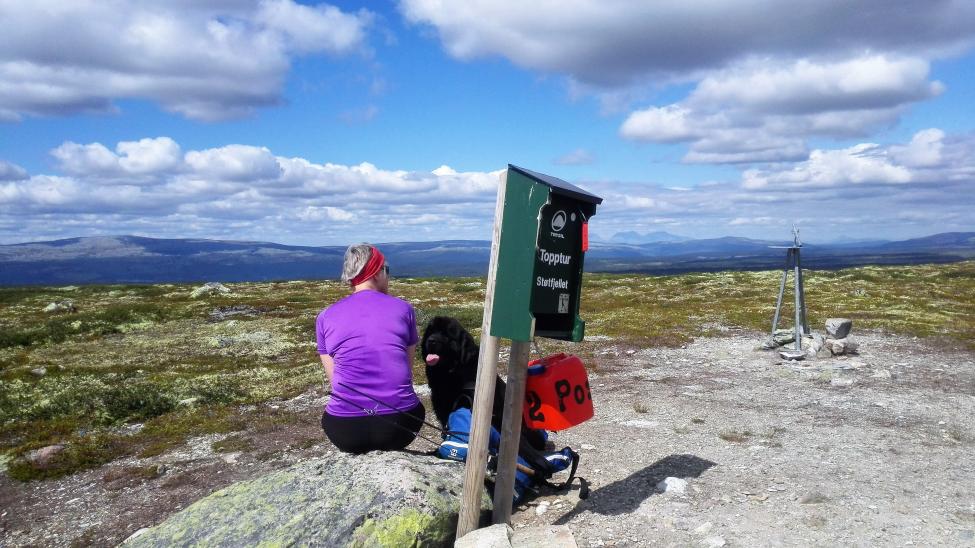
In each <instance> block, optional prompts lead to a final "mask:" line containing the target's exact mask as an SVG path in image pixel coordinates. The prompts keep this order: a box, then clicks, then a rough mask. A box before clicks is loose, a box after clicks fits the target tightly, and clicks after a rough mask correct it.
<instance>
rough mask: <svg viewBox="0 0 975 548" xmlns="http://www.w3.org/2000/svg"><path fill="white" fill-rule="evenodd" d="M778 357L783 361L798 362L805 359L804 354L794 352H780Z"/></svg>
mask: <svg viewBox="0 0 975 548" xmlns="http://www.w3.org/2000/svg"><path fill="white" fill-rule="evenodd" d="M779 357H781V358H782V359H783V360H790V361H799V360H802V359H805V357H806V354H805V353H804V352H801V351H796V350H780V351H779Z"/></svg>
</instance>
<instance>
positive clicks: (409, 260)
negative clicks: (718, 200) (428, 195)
mask: <svg viewBox="0 0 975 548" xmlns="http://www.w3.org/2000/svg"><path fill="white" fill-rule="evenodd" d="M791 243H792V242H791V241H784V240H783V241H774V240H756V239H752V238H743V237H737V236H724V237H719V238H705V239H687V240H681V241H657V242H647V243H613V242H605V241H603V242H599V241H596V242H592V244H591V246H590V249H589V251H588V252H587V253H586V270H587V271H589V272H642V273H657V274H669V273H678V272H692V271H704V272H706V271H714V270H757V269H768V268H781V266H782V264H783V260H784V253H783V250H782V249H776V248H772V247H770V246H782V245H791ZM377 245H378V246H380V247H381V248H382V249H383V252H384V253H385V255H386V257H387V260H388V262H389V263H390V266H391V268H392V271H393V273H394V275H398V276H410V277H415V276H483V275H484V274H485V273H486V271H487V265H488V260H489V256H490V251H491V243H490V242H489V241H486V240H438V241H432V242H389V243H379V244H377ZM803 249H804V250H805V253H803V264H804V265H805V266H807V267H809V268H826V269H828V268H842V267H847V266H857V265H863V264H918V263H939V262H954V261H960V260H966V259H971V258H975V232H946V233H940V234H932V235H929V236H924V237H921V238H912V239H908V240H902V241H894V242H889V241H875V242H866V243H862V244H856V243H848V244H814V243H809V244H805V245H804V246H803ZM344 253H345V246H320V247H315V246H294V245H287V244H278V243H274V242H261V241H235V240H208V239H200V238H169V239H162V238H148V237H144V236H130V235H121V236H95V237H81V238H65V239H61V240H53V241H48V242H24V243H18V244H7V245H0V285H59V284H62V285H68V284H86V283H93V284H98V283H102V284H106V283H163V282H197V281H227V282H234V281H267V280H292V279H324V278H336V277H338V276H339V273H340V271H341V265H342V259H343V256H344Z"/></svg>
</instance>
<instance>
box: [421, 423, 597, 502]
mask: <svg viewBox="0 0 975 548" xmlns="http://www.w3.org/2000/svg"><path fill="white" fill-rule="evenodd" d="M470 431H471V410H470V409H468V408H466V407H459V408H457V409H456V410H454V412H453V413H451V414H450V416H449V417H448V419H447V429H446V430H445V431H444V433H443V438H444V440H443V442H442V443H441V444H440V447H439V448H438V449H437V456H438V457H440V458H442V459H450V460H456V461H459V462H465V461H466V460H467V443H468V439H469V437H470ZM500 445H501V434H499V433H498V431H497V429H496V428H494V427H493V426H492V427H491V433H490V435H489V437H488V453H489V454H490V455H491V456H492V457H497V455H498V448H499V447H500ZM578 465H579V454H578V453H576V452H575V451H573V450H572V449H571V448H569V447H565V448H563V449H562V450H561V451H554V452H542V451H538V450H536V449H534V448H532V447H531V445H530V444H528V443H526V442H525V440H524V438H522V440H521V443H519V444H518V469H517V472H516V473H515V489H514V491H515V492H514V501H513V503H514V504H519V503H520V502H521V501H522V500H523V499H524V497H525V493H526V492H527V491H528V490H529V489H530V488H532V487H535V486H536V485H541V484H544V485H548V486H549V487H553V488H555V489H564V488H566V487H568V486H569V484H570V483H572V480H573V479H574V478H575V473H576V467H577V466H578ZM492 466H494V467H496V466H497V459H496V458H494V459H491V461H490V462H489V464H488V467H489V468H491V467H492ZM565 469H569V478H568V479H567V480H565V481H564V482H563V483H561V484H553V483H551V482H550V481H549V479H550V478H551V477H552V476H553V475H554V474H556V473H557V472H561V471H563V470H565ZM587 492H588V490H587V489H586V488H585V482H583V490H582V491H581V492H580V498H586V497H585V496H584V494H585V493H587Z"/></svg>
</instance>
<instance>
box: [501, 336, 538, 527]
mask: <svg viewBox="0 0 975 548" xmlns="http://www.w3.org/2000/svg"><path fill="white" fill-rule="evenodd" d="M530 350H531V343H528V342H522V341H511V358H510V359H509V360H508V383H507V387H506V388H505V393H504V402H505V406H504V417H502V419H501V448H500V449H499V450H498V476H497V479H496V481H495V483H494V515H493V516H492V521H493V522H494V523H508V522H509V521H511V503H512V498H513V496H512V495H513V494H514V490H515V473H516V471H517V465H518V442H519V441H521V411H522V407H523V406H524V403H525V378H526V377H527V376H528V358H529V354H530Z"/></svg>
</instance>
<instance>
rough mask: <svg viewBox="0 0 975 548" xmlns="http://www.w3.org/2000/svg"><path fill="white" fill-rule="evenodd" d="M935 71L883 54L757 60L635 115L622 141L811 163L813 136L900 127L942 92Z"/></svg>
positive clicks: (715, 158)
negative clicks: (907, 113)
mask: <svg viewBox="0 0 975 548" xmlns="http://www.w3.org/2000/svg"><path fill="white" fill-rule="evenodd" d="M928 70H929V68H928V63H927V62H926V61H924V60H921V59H917V58H889V57H886V56H883V55H868V56H863V57H857V58H853V59H847V60H843V61H833V62H813V61H810V60H808V59H801V60H798V61H793V62H789V63H785V64H775V63H771V62H768V61H767V60H761V61H757V60H752V61H749V62H745V63H742V64H741V65H737V66H734V67H731V68H728V69H726V70H722V71H717V72H714V73H712V74H710V75H709V76H707V77H705V78H704V79H703V80H701V82H699V83H698V84H697V86H696V87H695V88H694V89H693V91H691V92H690V94H689V95H688V96H687V98H686V99H684V100H683V101H681V102H679V103H673V104H670V105H666V106H663V107H656V106H653V107H648V108H646V109H642V110H637V111H634V112H633V113H631V114H630V115H629V116H628V117H627V119H626V120H625V121H624V122H623V124H622V125H621V127H620V135H621V136H622V137H624V138H627V139H631V140H637V141H647V142H656V143H674V142H689V143H690V149H689V151H688V153H687V155H686V156H685V157H684V161H686V162H688V163H767V162H783V161H798V160H804V159H805V158H806V155H807V154H808V151H807V147H806V143H805V139H806V138H809V137H812V136H827V137H834V138H848V137H858V136H864V135H866V134H868V133H869V132H870V131H872V130H874V129H876V128H878V127H883V126H886V125H890V124H892V123H893V122H895V121H896V120H897V118H898V117H899V116H900V114H901V113H902V112H903V110H904V109H905V108H906V107H907V105H909V104H910V103H912V102H915V101H919V100H923V99H927V98H929V97H932V96H934V95H937V94H938V93H940V92H941V91H942V89H943V86H942V85H941V84H940V83H938V82H929V81H928Z"/></svg>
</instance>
